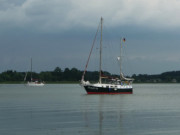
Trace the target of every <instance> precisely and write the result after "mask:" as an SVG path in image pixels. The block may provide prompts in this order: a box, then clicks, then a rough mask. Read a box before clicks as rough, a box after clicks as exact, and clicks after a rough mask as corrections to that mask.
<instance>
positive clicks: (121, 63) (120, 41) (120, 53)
mask: <svg viewBox="0 0 180 135" xmlns="http://www.w3.org/2000/svg"><path fill="white" fill-rule="evenodd" d="M122 40H123V38H121V40H120V79H121V73H122Z"/></svg>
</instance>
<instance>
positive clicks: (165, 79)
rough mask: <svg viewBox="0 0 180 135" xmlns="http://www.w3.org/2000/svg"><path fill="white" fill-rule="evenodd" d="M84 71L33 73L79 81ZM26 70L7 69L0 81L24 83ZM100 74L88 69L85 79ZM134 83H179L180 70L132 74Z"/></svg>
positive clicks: (49, 79) (53, 79) (48, 78)
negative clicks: (153, 73)
mask: <svg viewBox="0 0 180 135" xmlns="http://www.w3.org/2000/svg"><path fill="white" fill-rule="evenodd" d="M82 73H83V71H80V70H78V69H76V68H72V69H69V68H65V69H64V70H62V69H61V68H59V67H56V68H55V69H54V71H43V72H40V73H35V72H33V73H32V76H33V78H34V79H39V80H42V81H45V82H46V83H79V81H80V80H81V77H82ZM25 74H26V72H16V71H13V70H7V71H5V72H2V73H0V83H23V80H24V77H25ZM103 74H104V75H107V76H114V77H117V75H111V74H110V73H108V72H103ZM30 75H31V74H30V73H28V74H27V79H26V80H27V81H30ZM98 76H99V72H98V71H94V72H91V71H87V72H86V75H85V80H87V78H88V80H91V81H97V80H98ZM132 78H134V79H135V80H134V83H179V82H180V71H171V72H165V73H162V74H159V75H147V74H143V75H142V74H139V75H135V74H134V75H132Z"/></svg>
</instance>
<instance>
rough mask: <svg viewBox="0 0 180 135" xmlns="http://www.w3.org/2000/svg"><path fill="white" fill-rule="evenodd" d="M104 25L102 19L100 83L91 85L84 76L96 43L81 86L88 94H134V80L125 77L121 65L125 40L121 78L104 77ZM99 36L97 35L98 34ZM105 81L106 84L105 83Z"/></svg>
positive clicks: (120, 58)
mask: <svg viewBox="0 0 180 135" xmlns="http://www.w3.org/2000/svg"><path fill="white" fill-rule="evenodd" d="M102 24H103V18H101V40H100V60H99V82H98V83H90V82H89V81H85V80H84V76H85V73H86V70H87V67H88V63H89V59H90V56H91V53H92V50H93V46H94V42H93V45H92V48H91V51H90V54H89V57H88V60H87V64H86V66H85V70H84V72H83V75H82V79H81V85H82V86H83V87H84V88H85V90H86V92H87V94H132V93H133V87H132V82H133V80H134V79H131V78H126V77H124V75H123V73H122V70H121V65H122V56H121V55H122V54H121V50H122V42H123V41H124V42H125V38H122V39H121V47H120V48H121V49H120V57H118V58H117V59H118V61H119V62H120V77H119V78H113V77H110V76H104V75H103V73H102V69H101V68H102V64H101V63H102V60H101V57H102ZM96 35H97V33H96ZM103 79H105V80H106V81H104V82H105V83H103Z"/></svg>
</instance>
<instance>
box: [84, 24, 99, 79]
mask: <svg viewBox="0 0 180 135" xmlns="http://www.w3.org/2000/svg"><path fill="white" fill-rule="evenodd" d="M99 27H100V23H99V25H98V28H97V31H96V34H95V37H94V40H93V44H92V47H91V50H90V53H89V56H88V60H87V63H86V66H85V69H84V72H83V75H82V79H81V80H84V76H85V73H86V70H87V67H88V64H89V60H90V57H91V53H92V50H93V48H94V45H95V41H96V38H97V34H98V31H99Z"/></svg>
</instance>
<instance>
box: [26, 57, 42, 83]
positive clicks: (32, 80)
mask: <svg viewBox="0 0 180 135" xmlns="http://www.w3.org/2000/svg"><path fill="white" fill-rule="evenodd" d="M26 77H27V73H26V75H25V78H24V81H25V80H26ZM26 85H27V86H44V83H43V82H41V81H39V80H38V79H33V78H32V58H31V81H28V82H27V84H26Z"/></svg>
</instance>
